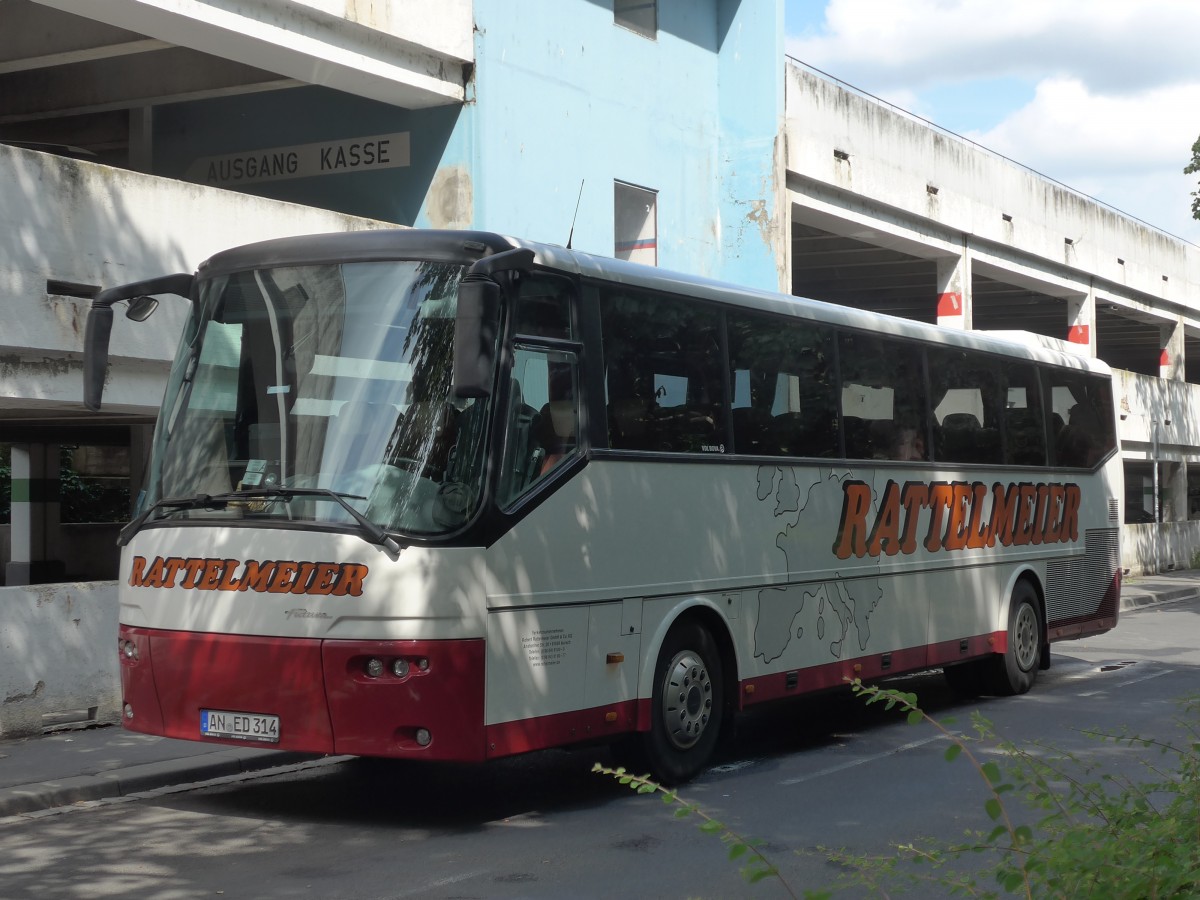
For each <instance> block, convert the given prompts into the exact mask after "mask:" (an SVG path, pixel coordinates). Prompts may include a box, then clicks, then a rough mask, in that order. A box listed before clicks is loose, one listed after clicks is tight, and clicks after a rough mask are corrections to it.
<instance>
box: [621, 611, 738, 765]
mask: <svg viewBox="0 0 1200 900" xmlns="http://www.w3.org/2000/svg"><path fill="white" fill-rule="evenodd" d="M651 715H652V718H651V727H650V731H649V732H647V733H646V734H644V735H642V751H643V754H644V757H645V760H646V762H647V763H648V764H649V767H650V772H651V774H652V775H654V777H655V778H657V779H659V780H660V781H662V782H664V783H666V784H678V783H679V782H683V781H687V780H688V779H689V778H692V777H693V776H695V775H696V774H697V773H699V772H700V771H701V770H703V768H704V767H705V765H707V764H708V761H709V759H710V758H711V756H712V753H713V750H714V748H715V747H716V745H717V739H718V737H719V735H720V731H721V723H722V720H723V719H724V717H725V691H724V684H723V681H722V671H721V656H720V653H719V652H718V651H717V645H716V643H715V642H714V641H713V638H712V635H711V634H709V632H708V630H707V629H705V628H704V626H702V625H700V624H699V623H698V622H694V621H685V622H680V623H678V624H676V625H675V626H674V627H672V628H671V630H670V631H669V632H668V633H667V637H666V640H665V641H663V646H662V649H661V650H660V651H659V654H658V664H657V665H656V666H655V669H654V696H653V704H652V714H651Z"/></svg>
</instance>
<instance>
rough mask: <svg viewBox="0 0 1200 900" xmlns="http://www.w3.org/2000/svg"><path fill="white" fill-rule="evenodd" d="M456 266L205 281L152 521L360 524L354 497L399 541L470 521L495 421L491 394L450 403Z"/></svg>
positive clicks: (176, 390)
mask: <svg viewBox="0 0 1200 900" xmlns="http://www.w3.org/2000/svg"><path fill="white" fill-rule="evenodd" d="M463 272H464V269H463V267H462V266H459V265H450V264H445V263H430V262H419V261H389V262H361V263H343V264H340V265H314V266H300V267H293V268H271V269H258V270H252V271H242V272H236V273H234V274H230V275H220V276H217V277H213V278H211V279H209V280H207V281H205V282H202V283H201V287H200V291H199V298H198V303H197V307H196V311H195V315H194V316H193V318H192V320H191V322H190V324H189V326H188V328H187V331H186V332H185V335H184V339H183V341H182V342H181V344H180V349H179V353H178V355H177V358H176V360H175V363H174V365H173V367H172V373H171V377H170V379H169V381H168V385H167V391H166V396H165V398H164V401H163V409H162V414H161V416H160V419H159V425H158V429H157V431H156V433H155V441H154V454H153V460H152V468H151V474H150V479H149V484H148V490H147V496H146V498H145V499H144V501H143V509H150V510H152V512H151V513H150V515H149V516H148V518H150V519H151V520H153V519H156V518H164V517H166V518H170V519H172V520H179V519H205V520H208V519H214V518H217V519H230V518H236V519H267V520H283V521H303V522H329V523H350V522H353V521H354V520H356V519H357V520H358V521H359V522H361V521H362V519H361V517H358V516H354V514H353V512H352V511H351V510H349V509H347V508H346V504H349V505H350V506H352V507H353V511H357V512H358V513H360V514H361V516H365V517H366V519H368V520H369V521H370V522H371V523H373V524H375V525H377V526H379V527H381V528H383V529H387V530H388V531H393V532H399V533H403V534H409V535H424V536H429V535H437V534H443V533H447V532H451V531H454V530H456V529H457V528H459V527H460V526H462V525H463V524H464V523H465V522H466V521H467V519H468V518H469V517H470V516H471V514H472V512H474V510H475V508H476V506H477V504H478V502H479V499H480V496H481V488H482V479H483V465H482V461H481V454H482V448H483V446H484V431H485V428H484V426H485V422H486V414H487V400H486V399H470V400H456V399H455V398H453V397H452V391H451V369H452V361H453V342H454V323H455V309H456V298H457V290H458V283H459V281H460V280H461V278H462V275H463ZM287 489H291V490H293V491H294V493H289V492H288V490H287ZM238 492H242V493H244V494H245V496H244V498H236V497H235V498H234V499H233V500H230V499H229V498H228V497H225V498H224V500H223V501H222V502H214V503H209V504H202V503H199V502H196V503H171V502H167V501H171V500H172V499H174V500H178V499H179V498H195V497H205V496H212V497H221V496H223V495H228V494H230V493H235V494H236V493H238ZM330 492H332V493H334V494H336V495H337V497H338V498H341V499H342V500H344V501H345V502H344V503H338V502H327V501H329V500H335V499H337V498H335V497H331V496H330Z"/></svg>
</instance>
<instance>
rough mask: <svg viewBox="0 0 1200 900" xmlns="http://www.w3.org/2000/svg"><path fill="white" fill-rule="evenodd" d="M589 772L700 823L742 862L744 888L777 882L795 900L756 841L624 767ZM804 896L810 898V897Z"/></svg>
mask: <svg viewBox="0 0 1200 900" xmlns="http://www.w3.org/2000/svg"><path fill="white" fill-rule="evenodd" d="M592 771H593V772H595V773H597V774H600V775H609V776H611V777H613V778H615V779H616V780H617V782H618V783H619V784H623V785H626V786H627V787H629V788H631V789H632V790H634V791H636V792H637V793H639V794H654V793H658V794H661V795H662V800H663V803H665V804H667V805H668V806H674V807H676V809H675V818H677V819H686V818H688V817H689V816H695V817H696V818H698V819H700V820H701V822H700V826H699V827H700V830H701V831H702V832H704V833H705V834H711V835H715V836H717V837H719V838H720V840H721V843H723V844H724V845H725V846H726V847H728V848H729V850H728V855H729V859H730V860H731V861H738V860H745V861H744V862H742V864H741V865H740V866H739V867H738V871H739V872H740V873H741V876H742V878H744V879H745V880H746V883H747V884H757V883H758V882H760V881H762V880H763V879H764V878H771V877H774V878H778V879H779V883H780V885H781V886H782V887H783V889H784V890H785V891H786V892H787V895H788V896H789V897H792V898H793V900H799V898H798V896H797V894H796V893H795V891H793V890H792V888H791V886H790V885H789V884H788V883H787V880H786V879H785V878H784V877H783V876H782V875H780V874H779V869H778V868H777V867H776V866H775V865H774V864H773V863H772V862H771V861H770V860H769V859H768V858H767V856H766V854H765V853H763V851H762V850H761V849H760V845H761V842H760V841H753V840H750V839H748V838H745V837H743V836H742V835H740V834H739V833H738V832H736V831H734V830H733V829H732V828H730V827H729V826H728V825H726V824H724V823H723V822H720V821H718V820H717V819H715V818H714V817H713V816H711V815H709V814H708V813H707V812H705V811H704V810H703V809H701V808H700V806H699V805H698V804H696V803H693V802H691V801H690V800H685V799H684V798H683V797H681V796H680V795H679V792H678V791H673V790H671V789H669V788H666V787H663V786H662V785H661V784H659V783H658V782H656V781H653V780H652V779H651V778H650V776H649V775H634V774H632V773H630V772H627V771H625V768H624V767H618V768H616V769H612V768H609V767H607V766H602V765H600V763H596V764H595V765H593V766H592ZM807 896H809V897H811V896H812V895H807Z"/></svg>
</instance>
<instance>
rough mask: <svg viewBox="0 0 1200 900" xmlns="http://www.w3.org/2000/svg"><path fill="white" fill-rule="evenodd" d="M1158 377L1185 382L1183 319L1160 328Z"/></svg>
mask: <svg viewBox="0 0 1200 900" xmlns="http://www.w3.org/2000/svg"><path fill="white" fill-rule="evenodd" d="M1159 335H1160V337H1159V342H1158V346H1159V347H1160V348H1161V350H1160V352H1159V356H1158V377H1159V378H1166V379H1169V380H1170V381H1183V380H1185V378H1184V370H1183V361H1184V360H1183V319H1182V318H1180V319H1179V320H1178V321H1176V322H1173V323H1172V324H1170V325H1162V326H1160V327H1159Z"/></svg>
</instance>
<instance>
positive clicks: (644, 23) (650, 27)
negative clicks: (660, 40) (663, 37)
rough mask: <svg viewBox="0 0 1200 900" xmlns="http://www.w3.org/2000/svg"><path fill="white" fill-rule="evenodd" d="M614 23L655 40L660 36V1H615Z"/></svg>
mask: <svg viewBox="0 0 1200 900" xmlns="http://www.w3.org/2000/svg"><path fill="white" fill-rule="evenodd" d="M613 21H614V22H616V23H617V24H618V25H621V26H623V27H625V28H628V29H629V30H630V31H636V32H637V33H638V34H640V35H644V36H645V37H648V38H654V37H656V36H657V34H658V0H613Z"/></svg>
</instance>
